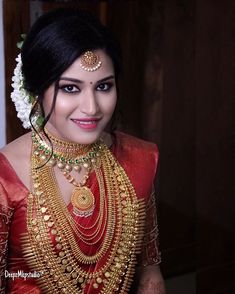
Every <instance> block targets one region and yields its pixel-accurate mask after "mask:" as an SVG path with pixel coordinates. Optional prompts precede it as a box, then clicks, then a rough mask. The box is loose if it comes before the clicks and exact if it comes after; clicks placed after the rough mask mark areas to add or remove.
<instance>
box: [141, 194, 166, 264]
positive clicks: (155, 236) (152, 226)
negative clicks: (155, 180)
mask: <svg viewBox="0 0 235 294" xmlns="http://www.w3.org/2000/svg"><path fill="white" fill-rule="evenodd" d="M140 259H141V265H142V266H147V265H157V264H159V263H160V262H161V252H160V250H159V231H158V223H157V208H156V196H155V191H154V189H153V190H152V193H151V196H150V197H149V200H148V203H147V205H146V227H145V234H144V238H143V246H142V252H141V257H140Z"/></svg>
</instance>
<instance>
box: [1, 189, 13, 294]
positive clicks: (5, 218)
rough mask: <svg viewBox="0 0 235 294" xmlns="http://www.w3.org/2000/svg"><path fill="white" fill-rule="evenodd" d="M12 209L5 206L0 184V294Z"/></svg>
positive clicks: (3, 286) (2, 289)
mask: <svg viewBox="0 0 235 294" xmlns="http://www.w3.org/2000/svg"><path fill="white" fill-rule="evenodd" d="M12 213H13V209H12V208H10V207H8V206H7V197H6V193H5V191H4V189H3V187H2V185H1V184H0V294H2V293H5V286H6V285H5V270H6V265H7V242H8V235H9V225H10V219H11V216H12Z"/></svg>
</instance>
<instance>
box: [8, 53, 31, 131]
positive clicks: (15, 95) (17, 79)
mask: <svg viewBox="0 0 235 294" xmlns="http://www.w3.org/2000/svg"><path fill="white" fill-rule="evenodd" d="M16 62H17V64H16V67H15V69H14V75H13V77H12V81H13V83H12V87H13V91H12V93H11V99H12V101H13V102H14V104H15V108H16V111H17V117H18V118H19V119H20V120H21V121H22V123H23V127H24V128H25V129H29V128H30V127H31V124H30V120H29V115H30V112H31V109H32V104H33V102H34V99H35V98H34V97H33V96H32V95H30V94H29V92H28V91H26V90H25V88H24V78H23V75H22V61H21V54H19V55H18V56H17V58H16Z"/></svg>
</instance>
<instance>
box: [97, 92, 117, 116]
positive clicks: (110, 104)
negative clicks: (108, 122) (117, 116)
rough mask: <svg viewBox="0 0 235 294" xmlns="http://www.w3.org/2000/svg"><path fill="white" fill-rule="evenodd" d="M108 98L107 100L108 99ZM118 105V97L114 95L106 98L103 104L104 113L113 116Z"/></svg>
mask: <svg viewBox="0 0 235 294" xmlns="http://www.w3.org/2000/svg"><path fill="white" fill-rule="evenodd" d="M106 98H107V99H106ZM116 103H117V95H116V94H115V95H112V96H110V97H105V99H103V100H102V103H101V105H100V106H101V109H102V112H103V113H105V114H107V115H112V114H113V112H114V109H115V107H116Z"/></svg>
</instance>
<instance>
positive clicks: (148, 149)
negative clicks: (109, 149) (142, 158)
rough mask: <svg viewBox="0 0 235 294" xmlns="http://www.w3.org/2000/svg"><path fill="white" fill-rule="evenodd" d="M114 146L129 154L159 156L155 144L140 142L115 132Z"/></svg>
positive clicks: (132, 137)
mask: <svg viewBox="0 0 235 294" xmlns="http://www.w3.org/2000/svg"><path fill="white" fill-rule="evenodd" d="M116 144H117V147H118V148H119V149H122V151H125V152H130V153H132V154H133V153H140V154H144V155H146V156H154V157H156V159H157V158H158V156H159V150H158V147H157V145H156V144H155V143H153V142H149V141H145V140H142V139H140V138H137V137H134V136H132V135H129V134H126V133H123V132H116Z"/></svg>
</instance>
